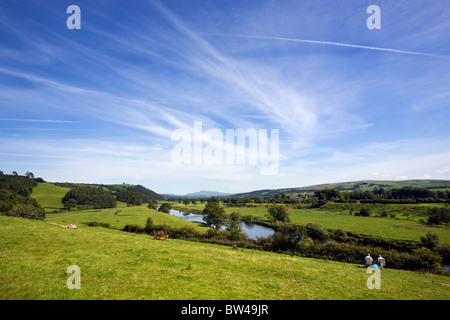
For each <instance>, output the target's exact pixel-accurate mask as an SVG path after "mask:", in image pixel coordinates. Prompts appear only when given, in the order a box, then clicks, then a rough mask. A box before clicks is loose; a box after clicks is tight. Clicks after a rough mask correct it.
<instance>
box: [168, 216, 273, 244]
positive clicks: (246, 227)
mask: <svg viewBox="0 0 450 320" xmlns="http://www.w3.org/2000/svg"><path fill="white" fill-rule="evenodd" d="M170 214H171V215H174V216H177V217H180V218H182V219H184V220H188V221H194V222H200V223H205V221H203V215H201V214H194V213H184V212H182V211H179V210H175V209H170ZM241 229H242V231H243V232H244V233H245V234H246V235H247V236H248V237H249V238H250V239H254V240H256V239H257V238H258V237H259V238H265V237H268V236H271V235H273V234H274V232H275V231H274V230H273V229H271V228H268V227H263V226H260V225H257V224H248V223H245V222H241Z"/></svg>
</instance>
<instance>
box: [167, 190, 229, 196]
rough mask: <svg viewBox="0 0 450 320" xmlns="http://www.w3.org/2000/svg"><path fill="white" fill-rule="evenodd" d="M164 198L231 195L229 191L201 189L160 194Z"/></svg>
mask: <svg viewBox="0 0 450 320" xmlns="http://www.w3.org/2000/svg"><path fill="white" fill-rule="evenodd" d="M161 195H162V196H163V197H165V198H209V197H226V196H229V195H232V194H231V193H223V192H218V191H207V190H202V191H198V192H192V193H187V194H183V195H177V194H172V193H166V194H161Z"/></svg>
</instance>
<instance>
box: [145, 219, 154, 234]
mask: <svg viewBox="0 0 450 320" xmlns="http://www.w3.org/2000/svg"><path fill="white" fill-rule="evenodd" d="M152 228H153V219H152V218H150V217H149V218H148V219H147V221H146V222H145V232H146V233H150V232H151V230H152Z"/></svg>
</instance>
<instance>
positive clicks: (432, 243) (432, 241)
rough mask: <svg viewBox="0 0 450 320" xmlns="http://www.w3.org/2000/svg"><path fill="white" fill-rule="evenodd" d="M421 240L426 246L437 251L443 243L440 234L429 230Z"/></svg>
mask: <svg viewBox="0 0 450 320" xmlns="http://www.w3.org/2000/svg"><path fill="white" fill-rule="evenodd" d="M420 242H421V243H422V245H423V246H424V247H426V248H428V249H430V250H433V251H436V250H437V249H438V248H439V245H440V244H441V241H440V240H439V237H438V235H437V234H435V233H431V232H427V234H426V235H425V236H423V237H420Z"/></svg>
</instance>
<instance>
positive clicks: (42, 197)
mask: <svg viewBox="0 0 450 320" xmlns="http://www.w3.org/2000/svg"><path fill="white" fill-rule="evenodd" d="M69 190H70V189H69V188H63V187H58V186H55V185H54V184H52V183H47V182H46V183H38V185H37V186H36V187H35V188H34V189H33V192H32V193H31V197H32V198H35V199H36V200H37V201H38V202H39V204H40V205H41V206H43V207H44V208H45V210H46V211H53V210H55V209H60V208H62V207H63V204H62V202H61V200H62V198H64V196H65V195H66V193H67V192H68V191H69Z"/></svg>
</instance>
